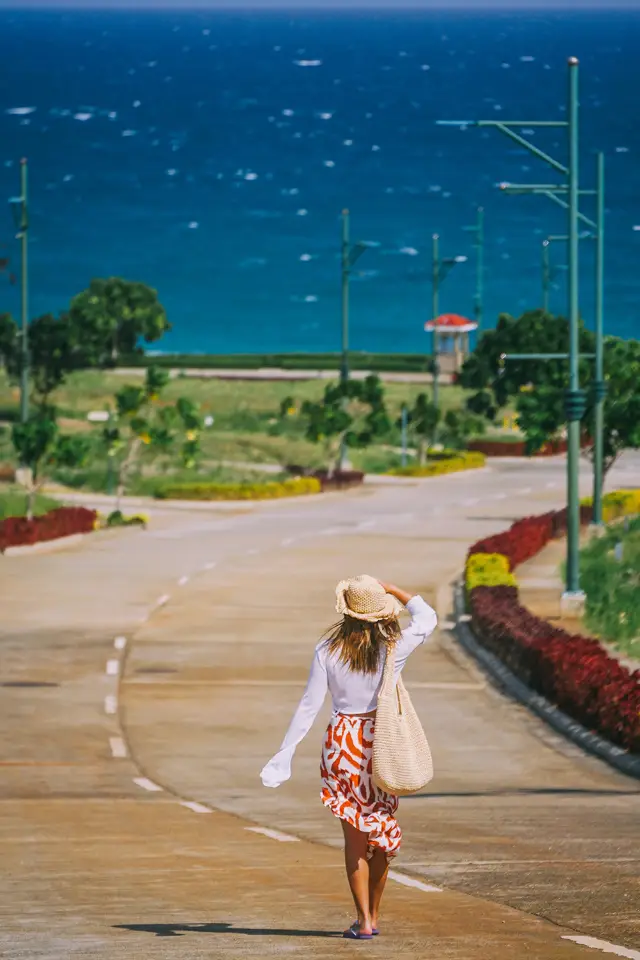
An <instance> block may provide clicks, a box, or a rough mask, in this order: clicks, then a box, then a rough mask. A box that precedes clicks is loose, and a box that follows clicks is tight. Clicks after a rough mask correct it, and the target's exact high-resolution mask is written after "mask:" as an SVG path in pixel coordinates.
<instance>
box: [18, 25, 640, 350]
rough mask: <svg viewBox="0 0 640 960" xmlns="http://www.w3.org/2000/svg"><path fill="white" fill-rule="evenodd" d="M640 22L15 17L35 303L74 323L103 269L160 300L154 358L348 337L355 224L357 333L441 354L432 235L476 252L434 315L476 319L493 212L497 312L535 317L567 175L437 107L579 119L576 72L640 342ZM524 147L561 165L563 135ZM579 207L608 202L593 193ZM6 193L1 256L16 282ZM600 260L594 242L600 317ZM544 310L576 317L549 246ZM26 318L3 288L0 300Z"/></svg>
mask: <svg viewBox="0 0 640 960" xmlns="http://www.w3.org/2000/svg"><path fill="white" fill-rule="evenodd" d="M639 42H640V11H637V12H632V11H628V12H621V11H620V12H615V11H609V12H606V13H604V12H602V13H600V12H594V11H591V12H586V11H585V12H568V11H567V12H560V11H555V12H554V11H547V12H539V13H534V12H523V13H507V12H502V13H498V12H491V13H484V14H482V13H470V12H463V11H458V12H445V11H440V12H429V13H426V12H425V13H415V12H413V13H409V12H395V13H390V12H389V13H386V12H373V11H372V12H367V13H359V14H357V15H356V14H346V13H342V14H339V13H333V12H332V13H330V14H329V13H325V14H321V13H312V14H309V13H304V14H303V13H297V14H294V13H287V12H283V11H280V12H272V13H265V12H262V13H251V12H248V11H245V12H235V13H227V12H225V13H223V12H214V11H208V12H207V11H200V12H195V11H193V12H175V11H173V12H172V11H166V10H165V11H164V12H160V11H156V12H146V13H142V12H135V11H132V12H126V11H119V12H105V11H101V12H82V11H69V10H68V11H58V12H55V11H54V12H38V11H30V12H27V11H22V12H20V11H8V10H2V11H0V78H1V82H0V196H4V197H6V198H7V199H8V198H9V197H10V196H15V195H16V194H18V193H19V175H20V174H19V161H20V158H21V157H22V156H26V157H28V159H29V171H30V195H31V210H30V213H31V314H32V315H33V316H35V315H37V314H39V313H44V312H49V311H53V312H56V311H58V310H62V309H64V308H65V306H66V305H67V304H68V302H69V299H70V298H71V296H73V295H74V294H75V293H76V292H78V291H79V290H81V289H83V288H84V287H85V286H86V285H87V284H88V282H89V281H90V280H91V278H92V277H95V276H110V275H122V276H125V277H127V278H129V279H134V280H142V281H145V282H146V283H149V284H151V285H152V286H154V287H156V288H157V289H158V291H159V294H160V297H161V300H162V302H163V303H164V304H165V306H166V308H167V311H168V314H169V319H170V321H171V323H172V324H173V332H172V333H171V334H169V335H168V336H167V337H165V338H164V339H163V341H162V343H161V344H160V345H159V347H160V349H162V350H172V351H173V350H175V351H187V352H218V353H223V352H237V351H247V352H252V351H261V352H262V351H286V350H309V351H320V350H323V351H324V350H337V349H339V347H340V233H341V225H340V214H341V211H342V209H343V208H345V207H348V208H349V209H350V211H351V232H352V237H353V239H354V240H359V239H363V240H366V241H373V242H375V243H376V244H377V246H376V247H374V248H373V249H371V250H367V251H366V254H365V255H364V256H363V257H362V259H361V260H360V261H359V262H358V264H357V267H356V268H355V275H354V277H353V283H352V288H351V345H352V347H353V349H365V350H376V351H427V350H428V349H429V343H428V338H427V335H426V334H425V333H424V332H423V326H424V322H425V320H427V319H429V315H430V309H431V306H430V304H431V301H430V297H431V289H430V276H431V265H430V256H431V235H432V234H433V233H434V232H437V233H438V234H439V235H440V237H441V240H440V243H441V252H442V255H443V256H445V257H454V256H459V257H464V256H466V257H468V258H469V259H468V260H467V262H466V263H460V264H458V265H456V267H455V269H454V270H453V271H452V272H451V273H450V274H449V276H448V277H447V279H446V281H445V282H444V284H443V286H442V291H441V309H442V311H443V312H444V311H446V312H455V313H460V314H463V315H471V314H472V310H473V289H474V282H475V278H474V265H473V247H472V243H473V239H472V235H471V234H470V233H469V232H468V231H465V230H464V229H463V228H464V227H465V226H466V225H470V224H472V223H473V220H474V217H475V210H476V208H477V207H478V205H482V206H483V207H484V208H485V211H486V213H485V217H486V277H485V287H486V296H485V322H486V325H487V326H492V325H494V324H495V321H496V318H497V316H498V315H499V313H501V312H509V313H512V314H518V313H519V312H521V311H523V310H525V309H527V308H533V307H537V306H539V305H540V304H541V280H540V276H541V267H540V249H541V242H542V240H543V238H544V237H546V236H547V235H548V234H559V233H560V234H561V233H564V232H565V229H566V226H565V224H566V216H565V214H564V213H563V211H562V210H561V209H559V208H557V207H556V206H555V205H553V204H552V203H551V202H550V201H549V200H547V199H545V198H543V197H533V196H520V197H507V196H505V195H503V194H502V193H500V191H499V190H497V189H496V184H497V183H498V182H500V181H520V182H532V181H533V182H539V181H543V182H554V180H556V175H555V174H554V173H553V171H552V170H551V169H550V168H548V167H546V166H545V164H543V163H542V162H540V161H539V160H536V159H535V158H534V157H533V156H531V155H530V154H529V153H527V152H526V151H524V150H523V149H521V148H520V147H518V145H517V144H514V143H513V142H511V141H509V140H508V139H507V138H506V137H505V136H504V135H502V134H501V133H500V132H498V131H496V130H491V129H478V128H466V129H457V128H447V127H439V126H436V124H435V121H436V120H437V119H497V120H500V119H508V120H513V119H517V120H520V119H522V120H536V119H542V120H548V119H552V120H553V119H562V118H563V117H564V116H565V111H566V102H567V67H566V61H567V57H569V56H577V57H579V58H580V62H581V66H580V75H581V126H582V135H581V164H582V174H581V176H582V186H583V187H584V188H585V189H586V188H592V187H593V186H594V185H595V164H596V161H595V153H596V151H597V150H604V151H605V152H606V155H607V166H608V176H607V202H606V206H607V227H606V230H607V260H606V274H607V279H606V329H607V332H608V333H613V334H617V335H620V336H626V337H629V336H637V335H638V331H639V306H640V269H639V264H640V100H639V99H638V91H640V57H639V56H638V46H639ZM530 136H531V139H532V140H533V141H534V142H535V143H536V144H537V145H538V146H539V147H540V148H541V149H544V150H547V151H549V152H551V153H552V154H553V155H554V156H557V157H558V158H559V159H561V160H563V159H565V157H566V142H565V134H564V131H563V130H562V129H558V128H555V129H554V128H547V129H546V130H545V129H544V128H537V129H536V130H535V131H534V133H533V134H531V135H530ZM583 209H584V211H585V213H587V215H589V214H591V213H592V212H593V198H592V197H589V196H585V197H584V198H583ZM14 234H15V230H14V226H13V221H12V218H11V213H10V209H9V205H8V204H7V205H6V206H5V208H4V213H2V212H1V211H0V257H7V256H8V257H10V258H11V260H12V267H11V269H14V270H15V269H16V266H15V265H14V263H15V264H17V262H18V249H17V244H16V243H15V240H14ZM594 246H595V244H594V243H593V242H592V241H591V240H584V241H583V242H582V243H581V310H582V313H583V315H584V317H585V319H586V321H587V323H588V324H591V323H592V320H593V267H594V249H593V248H594ZM552 255H553V262H554V281H553V289H552V292H551V307H552V309H553V310H554V311H557V312H559V313H562V312H564V310H565V304H566V285H565V284H566V271H565V270H564V269H563V267H565V265H566V252H565V249H564V246H563V244H562V243H558V244H554V245H553V250H552ZM2 310H11V311H13V312H15V313H16V314H17V313H18V311H19V299H18V288H17V287H15V286H13V287H12V286H10V285H9V284H8V283H7V282H6V275H5V274H0V311H2Z"/></svg>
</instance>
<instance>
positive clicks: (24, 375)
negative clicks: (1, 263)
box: [9, 158, 29, 423]
mask: <svg viewBox="0 0 640 960" xmlns="http://www.w3.org/2000/svg"><path fill="white" fill-rule="evenodd" d="M20 191H21V192H20V196H19V197H12V198H11V200H10V201H9V203H10V204H11V208H12V210H13V215H14V219H15V223H16V227H17V229H18V234H17V237H16V239H17V240H20V246H21V276H20V421H21V423H26V421H27V420H28V419H29V199H28V192H27V191H28V165H27V161H26V160H25V159H24V158H23V159H22V160H21V161H20Z"/></svg>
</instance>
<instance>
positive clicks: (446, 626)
mask: <svg viewBox="0 0 640 960" xmlns="http://www.w3.org/2000/svg"><path fill="white" fill-rule="evenodd" d="M438 626H439V627H440V629H441V630H455V628H456V625H455V622H454V621H453V620H441V621H440V623H439V624H438Z"/></svg>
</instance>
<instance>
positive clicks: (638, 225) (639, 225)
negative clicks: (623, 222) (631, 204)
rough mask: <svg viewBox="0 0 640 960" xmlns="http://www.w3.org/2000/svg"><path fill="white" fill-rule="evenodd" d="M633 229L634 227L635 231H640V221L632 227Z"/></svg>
mask: <svg viewBox="0 0 640 960" xmlns="http://www.w3.org/2000/svg"><path fill="white" fill-rule="evenodd" d="M631 229H632V230H633V231H634V232H635V233H640V223H635V224H634V225H633V226H632V227H631Z"/></svg>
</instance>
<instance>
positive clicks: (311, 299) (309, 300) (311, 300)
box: [304, 293, 318, 303]
mask: <svg viewBox="0 0 640 960" xmlns="http://www.w3.org/2000/svg"><path fill="white" fill-rule="evenodd" d="M304 302H305V303H317V302H318V298H317V297H316V296H315V295H314V294H312V293H311V294H309V295H308V296H306V297H305V298H304Z"/></svg>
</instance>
